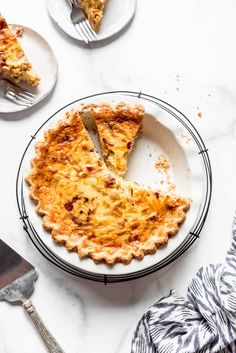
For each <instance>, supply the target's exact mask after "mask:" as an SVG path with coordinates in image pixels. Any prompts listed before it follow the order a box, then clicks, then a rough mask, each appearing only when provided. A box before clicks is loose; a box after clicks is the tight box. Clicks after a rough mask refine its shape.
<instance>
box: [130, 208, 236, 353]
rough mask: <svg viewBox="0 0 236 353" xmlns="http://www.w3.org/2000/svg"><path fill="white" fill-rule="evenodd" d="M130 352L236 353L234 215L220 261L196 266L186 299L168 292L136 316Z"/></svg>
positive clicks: (235, 218) (235, 227)
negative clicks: (137, 318)
mask: <svg viewBox="0 0 236 353" xmlns="http://www.w3.org/2000/svg"><path fill="white" fill-rule="evenodd" d="M131 352H132V353H236V215H235V217H234V221H233V241H232V245H231V247H230V249H229V251H228V253H227V256H226V259H225V263H224V264H218V265H208V266H205V267H203V268H201V269H200V270H199V271H198V272H197V274H196V276H195V277H194V278H193V280H192V282H191V283H190V286H189V288H188V293H187V298H184V297H181V296H180V295H178V293H177V292H175V291H174V290H172V291H171V292H170V294H169V295H168V296H167V297H164V298H162V299H161V300H160V301H158V302H157V303H156V304H154V305H153V306H152V307H151V308H149V309H148V311H147V312H146V313H145V314H144V315H143V317H142V319H141V320H140V322H139V324H138V326H137V328H136V331H135V334H134V338H133V341H132V349H131Z"/></svg>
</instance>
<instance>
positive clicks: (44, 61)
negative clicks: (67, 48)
mask: <svg viewBox="0 0 236 353" xmlns="http://www.w3.org/2000/svg"><path fill="white" fill-rule="evenodd" d="M11 27H12V28H13V30H14V28H15V27H22V28H23V35H22V37H21V38H19V40H20V43H21V45H22V48H23V49H24V51H25V53H26V56H27V57H28V59H29V60H30V62H31V63H32V65H33V67H34V68H35V70H36V71H37V73H38V75H39V76H40V77H41V81H40V83H39V85H38V86H37V87H29V86H28V85H26V84H23V83H22V84H19V86H21V87H22V88H25V89H27V90H28V91H30V92H32V93H34V94H35V95H36V97H37V98H36V101H35V103H34V104H33V105H35V104H37V103H39V102H40V101H41V100H42V99H44V98H45V97H47V95H48V94H49V93H50V92H51V91H52V89H53V87H54V85H55V83H56V80H57V60H56V58H55V55H54V53H53V51H52V49H51V47H50V46H49V44H48V43H47V42H46V41H45V39H44V38H43V37H42V36H41V35H40V34H38V33H37V32H35V31H33V30H32V29H30V28H28V27H24V26H22V25H11ZM33 105H32V106H33ZM28 108H29V107H26V106H21V105H17V104H15V103H13V102H12V101H10V100H9V99H7V98H5V97H4V95H3V89H1V88H0V112H1V113H13V112H18V111H20V110H24V109H28Z"/></svg>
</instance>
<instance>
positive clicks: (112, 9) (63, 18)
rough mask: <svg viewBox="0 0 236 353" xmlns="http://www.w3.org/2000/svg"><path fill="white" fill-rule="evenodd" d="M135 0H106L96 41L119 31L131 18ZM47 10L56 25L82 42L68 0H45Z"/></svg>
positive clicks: (133, 12)
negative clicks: (72, 18) (71, 17)
mask: <svg viewBox="0 0 236 353" xmlns="http://www.w3.org/2000/svg"><path fill="white" fill-rule="evenodd" d="M136 1H137V0H108V2H107V5H106V9H105V12H104V16H103V18H102V22H101V26H100V28H99V31H98V33H97V40H96V42H99V41H102V40H105V39H108V38H110V37H112V36H113V35H115V34H117V33H119V32H120V31H121V30H122V29H123V28H124V27H125V26H126V25H127V24H128V23H129V22H130V21H131V20H132V18H133V16H134V14H135V9H136ZM47 6H48V12H49V14H50V16H51V18H52V19H53V20H54V21H55V22H56V23H57V25H58V26H59V27H60V28H61V29H62V30H63V31H64V32H65V33H67V34H68V35H69V36H70V37H72V38H75V39H78V40H79V41H81V42H84V41H83V39H82V38H81V36H80V35H79V33H78V32H77V31H76V29H75V27H74V25H73V24H72V22H71V19H70V12H71V8H70V5H69V2H68V0H47Z"/></svg>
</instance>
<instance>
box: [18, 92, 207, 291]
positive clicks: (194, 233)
mask: <svg viewBox="0 0 236 353" xmlns="http://www.w3.org/2000/svg"><path fill="white" fill-rule="evenodd" d="M108 95H113V96H114V98H116V96H118V95H124V96H130V97H135V98H138V99H140V100H141V99H142V100H145V101H147V102H150V103H152V104H154V105H156V106H158V107H159V108H161V109H164V110H165V111H167V112H168V113H169V114H171V115H172V117H173V118H174V119H176V120H178V121H179V123H181V124H182V125H183V126H184V128H185V129H186V130H187V131H188V133H189V134H190V135H191V137H192V139H193V140H194V141H195V143H196V146H197V150H198V152H197V153H198V154H199V155H200V156H201V158H202V162H203V168H204V178H205V190H204V197H203V201H202V207H201V210H200V213H199V215H198V218H197V220H196V222H195V225H194V228H193V229H192V230H191V232H190V233H189V234H188V236H187V237H186V238H185V241H184V242H182V243H181V245H180V246H179V247H178V248H177V249H176V250H175V251H174V252H173V253H172V254H170V255H169V256H168V257H166V258H165V259H163V260H162V261H160V262H158V263H157V264H155V265H153V266H151V267H149V268H147V269H145V270H141V271H137V272H133V273H130V274H124V275H109V274H94V273H91V272H88V271H85V270H82V269H79V268H77V267H74V266H72V265H71V264H68V263H67V262H65V261H64V260H63V259H61V258H59V257H58V256H57V255H56V254H54V253H52V252H51V250H50V249H49V248H48V247H47V246H46V244H45V243H44V242H43V241H42V239H41V238H40V236H39V234H38V233H37V231H36V229H35V227H34V225H33V224H32V222H31V221H30V218H29V216H28V215H27V212H26V208H25V201H24V195H23V183H24V181H23V177H24V176H23V175H22V165H23V162H24V160H25V156H26V152H27V151H28V149H29V147H30V146H31V144H32V143H33V142H34V140H35V138H36V136H37V134H38V133H39V131H40V130H41V129H42V128H43V126H44V125H45V124H46V123H47V122H48V121H49V120H51V119H52V118H53V117H54V116H55V115H56V114H57V113H59V112H60V111H61V110H63V109H65V108H67V107H68V106H70V105H71V104H73V103H77V102H78V103H79V102H80V101H82V100H85V99H89V98H93V97H97V96H104V97H106V96H108ZM211 195H212V171H211V163H210V158H209V154H208V149H207V148H206V146H205V144H204V142H203V140H202V138H201V136H200V134H199V132H198V131H197V130H196V128H195V127H194V126H193V124H192V123H191V121H190V120H189V119H188V118H187V117H186V116H185V115H184V114H183V113H181V112H180V111H179V110H178V109H176V108H175V107H173V106H172V105H170V104H169V103H166V102H165V101H163V100H161V99H158V98H156V97H154V96H151V95H148V94H144V93H142V92H132V91H110V92H103V93H99V94H94V95H91V96H87V97H83V98H80V99H78V100H75V101H73V102H71V103H69V104H67V105H66V106H64V107H62V108H61V109H59V110H58V111H57V112H56V113H54V114H53V115H52V116H51V117H50V118H48V119H47V120H46V121H45V122H44V123H43V124H42V125H41V126H40V127H39V129H38V130H37V131H36V132H35V134H33V135H31V138H30V141H29V143H28V145H27V146H26V149H25V151H24V153H23V156H22V158H21V161H20V165H19V168H18V172H17V180H16V198H17V205H18V209H19V213H20V219H21V220H22V222H23V228H24V230H25V231H26V233H27V234H28V236H29V238H30V239H31V241H32V242H33V244H34V246H35V247H36V248H37V249H38V251H39V252H40V253H41V254H42V255H43V256H44V257H45V258H46V259H47V260H49V261H50V262H51V263H53V264H54V265H55V266H57V267H58V268H60V269H62V270H64V271H66V272H67V273H70V274H72V275H75V276H77V277H81V278H85V279H89V280H92V281H98V282H103V283H104V284H107V283H115V282H124V281H130V280H133V279H138V278H140V277H143V276H146V275H148V274H151V273H153V272H155V271H158V270H160V269H162V268H163V267H165V266H167V265H169V264H170V263H172V262H173V261H175V260H176V259H177V258H179V257H180V256H181V255H183V254H184V253H185V252H186V251H187V250H188V249H189V248H190V246H191V245H192V244H193V243H194V242H195V241H196V240H197V239H198V238H200V233H201V230H202V228H203V226H204V223H205V221H206V218H207V214H208V211H209V207H210V202H211Z"/></svg>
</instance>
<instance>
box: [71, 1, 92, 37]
mask: <svg viewBox="0 0 236 353" xmlns="http://www.w3.org/2000/svg"><path fill="white" fill-rule="evenodd" d="M67 1H68V2H69V4H70V6H71V13H70V18H71V22H72V23H73V25H74V27H75V29H76V31H77V32H78V33H79V35H80V37H81V38H82V40H83V41H84V42H85V43H86V44H88V43H90V42H94V41H96V40H97V34H96V32H95V31H94V30H93V29H92V27H91V25H90V23H89V21H88V20H87V19H86V16H85V14H84V11H83V9H82V8H81V7H79V6H78V5H75V3H74V1H73V0H67Z"/></svg>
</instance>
